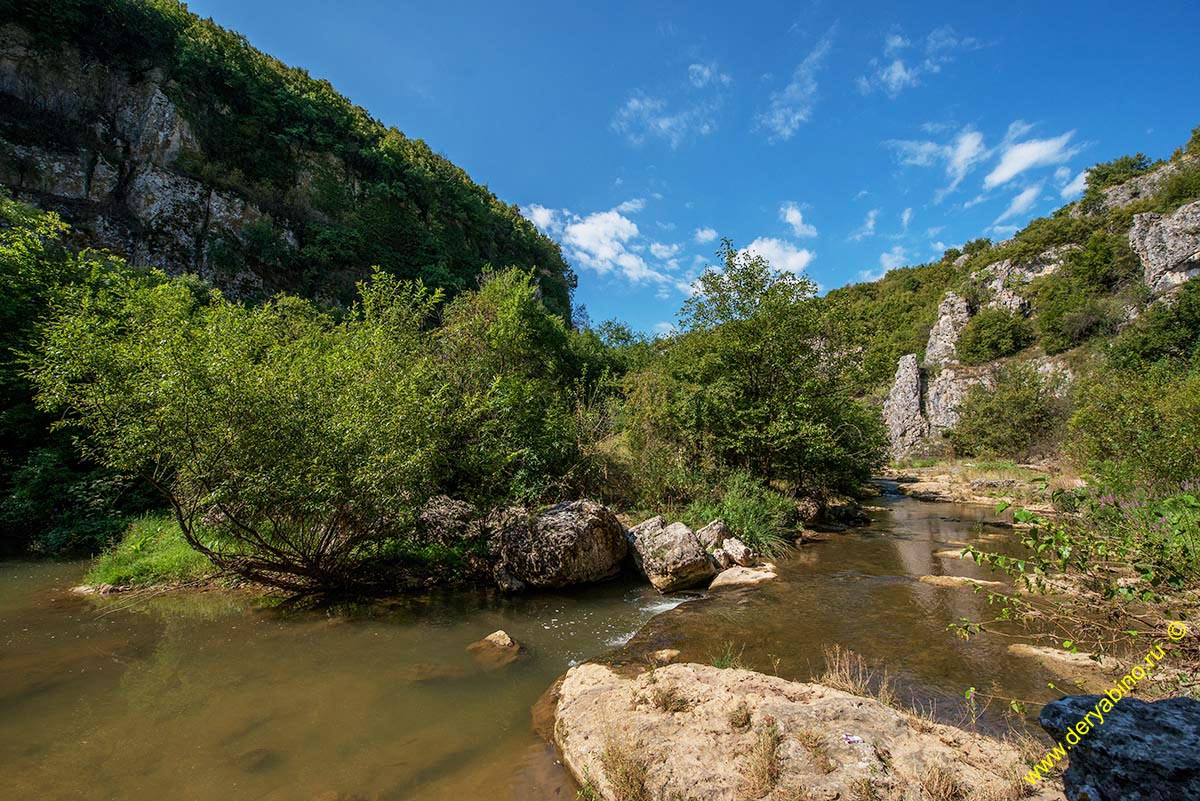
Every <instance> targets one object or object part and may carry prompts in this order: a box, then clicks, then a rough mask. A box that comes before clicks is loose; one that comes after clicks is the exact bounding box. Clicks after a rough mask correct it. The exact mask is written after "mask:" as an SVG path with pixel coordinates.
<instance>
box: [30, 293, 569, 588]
mask: <svg viewBox="0 0 1200 801" xmlns="http://www.w3.org/2000/svg"><path fill="white" fill-rule="evenodd" d="M440 302H441V294H440V292H439V291H430V290H428V289H427V288H425V287H424V286H423V285H422V284H420V283H409V282H402V281H400V280H399V279H396V278H395V277H393V276H390V275H388V274H387V273H383V272H377V273H376V274H375V275H374V277H373V278H372V279H371V280H370V281H369V282H365V283H363V284H362V285H361V286H360V298H359V301H358V303H357V304H356V305H355V306H354V307H353V309H352V310H351V311H350V312H349V313H348V314H347V315H345V316H344V317H342V318H340V319H334V318H332V317H331V316H330V315H328V314H326V313H323V312H321V311H319V310H318V309H316V308H315V307H314V306H313V305H312V304H311V303H309V302H307V301H304V300H301V299H299V298H295V297H290V296H280V297H278V298H276V299H273V300H272V301H270V302H268V303H265V304H263V305H261V306H258V307H252V308H247V307H244V306H240V305H237V304H234V303H231V302H229V301H227V300H226V299H224V298H223V297H222V296H221V295H220V294H219V293H217V292H216V291H214V290H209V289H207V288H206V287H203V286H201V285H199V284H198V283H196V282H195V281H193V280H189V279H167V278H166V277H165V276H163V275H161V274H149V275H144V274H139V273H130V272H128V271H123V270H120V269H114V270H113V271H112V273H111V274H110V275H109V276H108V279H107V280H106V281H104V282H103V283H102V284H101V285H99V286H89V285H78V286H74V287H70V288H68V289H67V290H65V291H64V292H63V296H62V298H61V300H60V302H59V304H58V306H57V308H56V310H55V313H54V316H53V318H52V319H51V320H50V322H49V323H48V324H47V325H46V327H45V329H44V334H43V338H42V341H41V343H40V352H41V353H42V354H43V357H42V358H41V359H39V360H38V361H37V362H35V365H34V369H33V377H34V380H35V382H36V384H37V386H38V388H39V390H40V395H39V400H40V403H41V404H42V406H43V407H44V408H46V409H47V410H51V411H56V412H66V413H67V414H68V415H69V416H70V418H71V419H72V420H74V421H76V422H77V423H78V424H79V425H80V426H81V427H83V428H84V429H85V430H86V431H87V437H86V438H84V439H83V440H82V444H83V446H84V453H85V454H86V455H87V456H88V457H90V458H92V459H94V460H95V461H97V462H99V463H102V464H104V465H106V466H108V467H110V468H112V469H113V470H117V471H121V472H123V473H134V472H139V471H140V472H142V473H143V474H145V475H146V477H147V479H148V480H149V481H150V482H151V483H153V484H154V485H155V486H156V487H157V488H158V489H159V490H160V491H161V492H162V493H163V494H164V496H165V497H167V498H168V499H169V501H170V503H171V506H172V508H173V510H174V511H175V513H176V516H177V518H178V522H179V525H180V528H181V530H182V532H183V535H184V536H185V537H186V538H187V540H188V542H189V543H190V544H191V545H192V546H193V547H194V548H195V549H197V550H199V551H201V552H202V553H204V554H206V555H208V556H209V557H210V558H211V559H212V560H213V561H214V562H215V563H216V564H217V565H219V566H221V567H225V568H228V569H232V570H234V571H236V572H237V573H238V574H240V575H242V576H245V577H249V578H253V579H257V580H261V581H266V582H268V583H271V584H274V585H276V586H282V587H287V588H289V589H295V590H307V589H314V588H318V587H319V588H323V589H330V588H336V587H351V586H360V585H371V584H374V583H376V582H383V581H385V580H392V577H388V578H386V579H385V578H384V577H382V576H380V575H377V574H376V571H377V570H378V569H379V568H380V566H381V565H388V564H391V563H399V564H400V565H401V566H403V564H404V562H405V560H406V559H408V558H409V552H410V551H412V550H413V549H414V548H420V547H421V546H423V545H424V543H420V542H414V541H413V540H412V538H411V537H410V534H411V531H412V523H413V520H414V519H415V516H416V512H417V510H418V509H419V508H420V506H421V504H422V503H423V502H424V501H425V500H426V499H427V498H429V497H430V496H431V495H433V494H436V493H438V492H449V493H452V494H454V495H456V496H458V497H463V498H466V499H467V500H471V501H476V502H479V503H481V504H482V503H489V502H496V501H500V500H538V499H540V498H541V497H542V496H543V495H545V494H547V493H550V492H551V491H552V485H554V484H558V483H563V482H569V481H570V480H571V477H572V476H573V475H574V468H575V466H576V464H577V462H578V461H579V452H578V449H577V440H576V438H575V436H574V431H573V424H574V418H573V415H572V411H573V407H572V404H571V401H570V398H569V393H570V391H571V389H572V387H573V381H572V379H573V377H574V376H573V375H572V373H571V371H572V369H573V368H574V366H575V364H576V362H575V360H574V359H573V358H572V357H571V356H570V353H569V338H568V335H567V332H566V329H565V327H564V326H563V323H562V321H561V320H560V319H558V318H557V317H556V316H554V315H552V314H550V313H549V312H547V311H546V310H545V308H544V307H543V306H542V305H541V303H540V302H539V301H538V300H537V298H536V288H535V287H534V286H533V284H532V282H531V279H530V278H529V276H528V275H527V274H525V273H522V272H520V271H516V270H511V271H507V272H504V273H500V274H497V275H495V276H494V277H492V278H491V279H490V280H488V281H486V283H485V284H484V286H483V287H482V288H481V289H480V290H478V291H477V292H470V293H462V294H460V295H459V297H458V298H457V299H456V300H455V301H454V302H453V303H450V304H449V305H447V306H445V307H444V309H439V304H440ZM439 311H440V312H441V314H442V316H443V320H442V325H441V326H439V327H437V328H436V329H431V328H430V327H429V323H430V321H431V320H432V318H433V316H434V315H435V313H437V312H439Z"/></svg>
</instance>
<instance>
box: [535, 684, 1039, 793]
mask: <svg viewBox="0 0 1200 801" xmlns="http://www.w3.org/2000/svg"><path fill="white" fill-rule="evenodd" d="M551 703H552V709H553V725H552V727H550V732H551V736H552V739H553V741H554V744H555V746H556V747H557V748H558V750H559V752H560V754H561V756H562V761H563V764H564V765H565V766H566V767H567V769H568V770H569V771H570V772H571V774H572V775H573V776H574V777H575V778H576V780H577V781H578V782H579V783H580V785H581V786H582V787H583V791H582V792H583V796H584V797H588V798H593V799H651V798H689V799H695V800H696V801H734V800H735V799H737V800H744V799H762V798H769V799H779V800H780V801H782V799H793V800H794V799H813V801H815V800H816V799H822V800H825V801H832V799H880V800H881V801H882V799H896V800H897V801H899V799H916V798H933V799H972V800H974V801H1004V800H1006V799H1013V800H1014V801H1015V799H1019V798H1036V799H1046V800H1047V801H1048V800H1049V799H1052V798H1059V797H1061V791H1059V790H1057V788H1054V787H1053V786H1051V784H1050V783H1046V784H1045V785H1043V786H1042V787H1040V788H1037V789H1035V790H1034V789H1032V788H1028V787H1023V786H1022V779H1021V776H1022V775H1023V774H1024V772H1025V771H1026V770H1028V768H1027V767H1026V765H1027V760H1028V757H1027V756H1026V755H1024V754H1023V753H1022V752H1021V751H1020V750H1019V749H1018V748H1017V747H1015V746H1014V745H1013V744H1011V743H1005V742H1002V741H999V740H996V739H992V738H988V737H984V736H982V735H979V734H974V733H971V732H967V731H964V730H962V729H958V728H955V727H953V726H946V725H942V724H940V723H936V722H934V721H932V720H930V719H928V718H927V717H923V716H920V715H916V714H913V713H911V712H906V711H902V710H900V709H897V708H894V707H891V706H888V705H886V704H884V703H881V702H880V701H879V700H876V699H873V698H867V697H862V696H858V695H853V694H851V693H848V692H843V691H841V690H837V689H833V688H831V687H827V686H823V685H821V684H806V683H799V682H792V681H786V680H784V679H781V678H777V677H774V676H767V675H763V674H761V673H755V672H752V671H748V670H739V669H719V668H716V667H710V666H706V665H698V664H677V665H668V666H666V667H659V668H655V669H645V670H635V669H631V668H628V667H626V668H614V667H610V666H607V665H601V664H594V663H587V664H583V665H579V666H577V667H574V668H572V669H571V670H570V671H568V673H567V674H566V676H565V677H564V678H563V680H562V681H561V682H560V684H559V685H558V687H557V690H556V694H555V696H554V697H553V698H552V699H551ZM1031 790H1032V792H1031Z"/></svg>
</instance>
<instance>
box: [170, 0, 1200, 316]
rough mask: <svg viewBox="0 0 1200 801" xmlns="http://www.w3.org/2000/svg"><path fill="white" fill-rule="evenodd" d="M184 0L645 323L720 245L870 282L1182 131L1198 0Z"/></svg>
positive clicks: (1197, 34)
mask: <svg viewBox="0 0 1200 801" xmlns="http://www.w3.org/2000/svg"><path fill="white" fill-rule="evenodd" d="M189 5H190V7H191V9H192V10H193V11H194V12H196V13H198V14H201V15H203V16H211V17H212V18H213V19H215V20H216V21H217V22H218V23H220V24H222V25H224V26H226V27H229V28H233V29H234V30H237V31H239V32H241V33H243V34H245V35H246V36H247V37H248V38H249V39H250V41H251V42H252V43H253V44H254V45H255V46H257V47H259V48H261V49H263V50H265V51H267V52H269V53H271V54H272V55H275V56H277V57H278V58H280V59H282V60H283V61H285V62H287V63H290V64H294V65H297V66H302V67H304V68H306V69H308V70H309V71H310V72H311V73H312V74H313V75H314V76H317V77H321V78H326V79H328V80H330V81H331V82H332V83H333V84H334V86H335V87H337V89H338V90H339V91H341V92H342V93H343V94H345V95H347V96H348V97H350V99H351V100H353V101H354V102H356V103H358V104H360V105H362V106H364V107H366V108H367V109H368V110H369V111H370V112H371V113H372V114H373V115H374V116H375V117H377V118H379V119H381V120H382V121H383V122H385V123H386V124H389V125H395V126H397V127H398V128H400V129H401V130H402V131H404V132H405V133H406V134H408V135H409V136H413V137H420V138H423V139H425V140H426V141H427V142H428V143H429V144H430V146H431V147H433V149H434V150H436V151H438V152H439V153H442V154H444V155H445V156H447V157H448V158H450V159H451V160H453V161H454V162H455V163H457V164H459V165H461V166H462V167H464V168H465V169H466V170H467V171H468V172H469V173H470V174H471V176H472V177H473V178H474V179H475V180H476V181H478V182H480V183H485V184H487V185H488V186H489V187H490V188H491V189H492V190H493V191H494V192H495V193H496V194H497V195H499V196H500V197H501V198H503V199H504V200H506V201H509V202H513V203H517V204H519V205H520V206H521V207H522V209H523V210H524V211H525V213H526V215H527V216H529V217H530V218H531V219H533V220H534V221H535V222H536V223H537V224H538V225H539V226H540V227H541V228H542V229H543V230H545V231H546V232H547V233H549V234H550V235H551V236H553V237H555V238H556V239H557V240H559V241H560V242H561V243H562V244H563V249H564V253H565V254H566V256H567V258H568V260H569V261H570V262H571V264H572V266H573V267H574V268H575V270H576V272H577V273H578V274H579V289H578V291H577V294H576V302H577V303H582V304H584V305H586V307H587V309H588V312H589V314H590V316H591V318H592V319H593V320H594V321H599V320H603V319H608V318H610V317H617V318H620V319H623V320H626V321H628V322H630V323H631V324H633V325H634V327H635V328H638V329H641V330H645V331H653V330H655V329H656V328H657V329H663V328H666V327H668V326H669V325H670V323H671V321H672V320H673V319H674V314H675V312H676V311H677V310H678V308H679V306H680V304H681V303H682V301H683V299H684V298H685V297H686V293H687V292H688V289H689V286H690V284H691V281H692V280H694V278H695V276H696V274H697V272H698V271H699V270H700V269H702V268H703V266H704V265H705V264H707V263H710V262H711V261H712V260H713V252H714V250H715V248H716V246H717V244H718V242H719V239H718V237H729V238H730V239H732V240H733V241H734V243H735V245H737V246H738V247H751V248H754V249H755V250H757V251H759V252H761V253H762V254H763V255H765V256H767V257H768V258H769V259H770V260H771V262H772V264H773V265H774V266H776V267H777V268H780V269H788V270H793V271H805V272H807V273H808V275H809V276H810V277H812V278H813V279H814V280H816V281H817V282H818V283H819V284H820V286H821V287H823V288H824V289H829V288H833V287H837V286H841V285H843V284H846V283H847V282H853V281H860V280H871V279H872V278H874V277H877V276H878V275H880V274H881V271H883V270H885V269H887V268H888V267H891V266H896V265H900V264H915V263H920V262H923V261H927V260H929V259H931V258H933V257H935V256H938V255H940V253H941V251H942V249H943V248H944V247H950V246H953V245H958V244H961V243H962V242H963V241H965V240H967V239H971V238H974V237H976V236H981V235H986V236H991V237H992V238H993V239H1002V238H1005V237H1006V236H1008V235H1009V234H1011V232H1012V231H1014V230H1015V229H1016V227H1018V226H1021V225H1023V224H1024V223H1026V222H1027V221H1028V220H1030V219H1032V218H1033V217H1036V216H1040V215H1042V214H1045V213H1048V212H1050V211H1052V210H1053V209H1055V208H1057V207H1058V206H1060V205H1062V204H1063V203H1064V202H1065V201H1066V200H1070V199H1072V198H1074V197H1075V196H1076V193H1077V191H1078V190H1079V188H1080V182H1081V173H1082V171H1083V170H1084V169H1085V168H1086V167H1087V166H1089V165H1091V164H1094V163H1096V162H1097V161H1102V160H1106V159H1109V158H1113V157H1115V156H1118V155H1123V154H1125V153H1133V152H1137V151H1142V152H1145V153H1147V154H1148V155H1150V156H1153V157H1165V156H1169V155H1170V153H1171V151H1172V150H1173V149H1174V148H1176V147H1178V146H1179V145H1181V144H1182V143H1183V142H1185V141H1186V140H1187V137H1188V135H1189V132H1190V130H1191V129H1192V128H1193V127H1195V126H1196V125H1198V124H1200V102H1198V101H1200V80H1198V78H1200V73H1198V71H1197V70H1198V68H1197V66H1196V61H1195V56H1196V42H1197V41H1198V40H1200V5H1198V4H1197V3H1196V2H1195V1H1194V0H1192V1H1191V2H1187V1H1181V2H1156V3H1153V4H1142V3H1132V2H1123V3H1110V2H1086V3H1085V2H1075V3H1066V2H1056V3H1044V2H1010V3H1006V4H1002V5H997V4H984V3H962V2H956V3H935V2H927V3H921V4H920V5H919V7H907V6H908V5H909V4H899V3H882V2H871V3H857V4H856V3H838V2H831V1H830V0H815V1H810V2H799V3H775V4H762V3H753V2H742V3H733V4H731V3H707V2H694V3H687V4H677V5H672V4H664V3H655V2H636V3H605V4H590V5H585V4H575V3H561V2H556V3H549V2H533V3H511V4H510V3H496V2H488V3H482V2H455V3H429V2H423V3H420V4H415V3H408V2H382V1H381V0H358V1H357V2H340V3H339V2H317V0H289V2H286V3H283V2H268V1H267V0H254V1H253V2H246V0H193V2H191V3H189Z"/></svg>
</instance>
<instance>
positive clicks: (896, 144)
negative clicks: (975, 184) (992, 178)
mask: <svg viewBox="0 0 1200 801" xmlns="http://www.w3.org/2000/svg"><path fill="white" fill-rule="evenodd" d="M884 144H886V145H887V146H888V147H890V148H891V149H892V150H893V151H894V152H895V154H896V158H897V160H898V161H899V162H900V163H901V164H903V165H910V166H917V167H932V166H936V165H942V166H943V167H944V169H945V171H946V177H947V178H949V180H950V182H949V183H948V184H947V185H946V186H944V187H943V188H942V189H940V190H938V192H937V194H936V195H935V196H934V201H935V202H937V203H940V202H941V201H942V200H943V199H944V198H945V197H946V195H948V194H950V193H951V192H953V191H954V190H955V189H957V188H958V185H959V184H961V183H962V181H963V179H964V178H966V177H967V174H968V173H969V172H970V171H971V170H972V169H974V167H975V166H976V165H977V164H979V162H981V161H983V160H984V159H985V158H986V157H987V155H988V149H987V148H986V147H985V146H984V140H983V134H981V133H979V132H978V131H976V130H974V129H972V128H970V127H966V128H963V129H962V130H961V131H959V132H958V133H957V134H955V136H954V138H953V139H952V140H951V141H949V142H946V143H940V142H934V141H931V140H927V139H891V140H889V141H887V142H885V143H884Z"/></svg>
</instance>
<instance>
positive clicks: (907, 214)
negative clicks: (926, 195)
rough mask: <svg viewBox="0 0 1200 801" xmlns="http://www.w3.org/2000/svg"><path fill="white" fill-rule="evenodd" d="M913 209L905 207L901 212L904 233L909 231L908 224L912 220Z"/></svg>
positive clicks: (901, 224)
mask: <svg viewBox="0 0 1200 801" xmlns="http://www.w3.org/2000/svg"><path fill="white" fill-rule="evenodd" d="M912 214H913V212H912V209H905V210H904V211H903V212H902V213H901V214H900V227H901V229H902V230H903V232H904V233H908V224H909V223H910V222H912Z"/></svg>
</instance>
